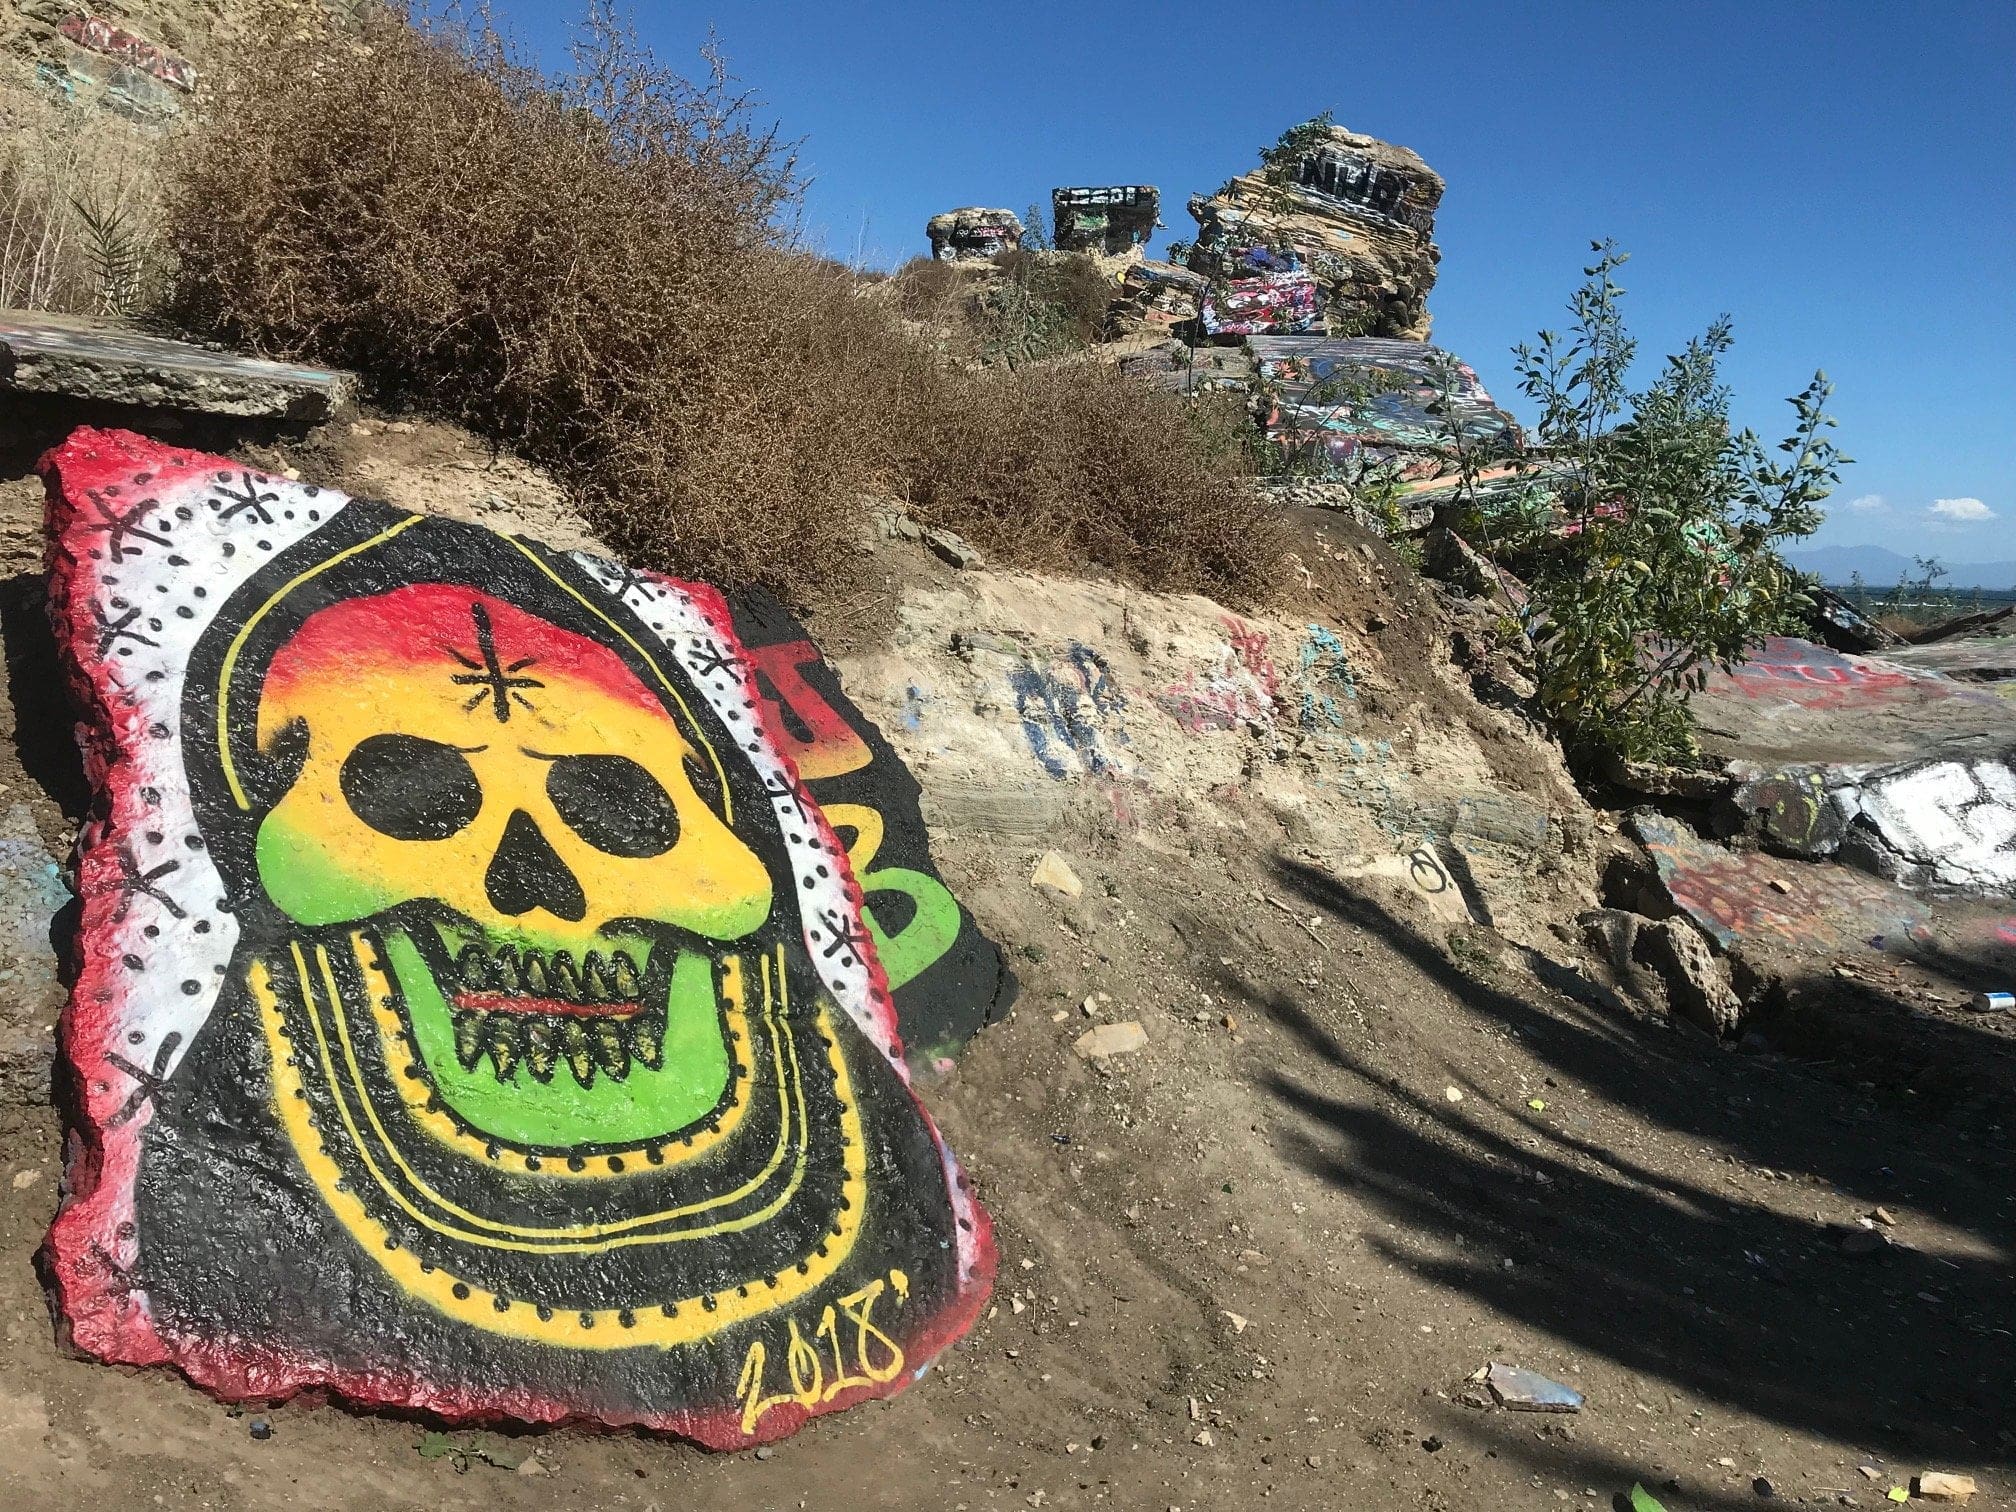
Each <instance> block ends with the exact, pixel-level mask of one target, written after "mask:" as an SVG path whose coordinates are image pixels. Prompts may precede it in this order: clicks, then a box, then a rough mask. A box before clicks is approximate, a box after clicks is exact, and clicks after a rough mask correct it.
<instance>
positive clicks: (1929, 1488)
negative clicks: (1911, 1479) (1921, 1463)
mask: <svg viewBox="0 0 2016 1512" xmlns="http://www.w3.org/2000/svg"><path fill="white" fill-rule="evenodd" d="M1976 1489H1978V1488H1977V1487H1976V1486H1975V1484H1974V1477H1973V1476H1971V1475H1949V1474H1947V1473H1946V1472H1945V1471H1943V1470H1927V1471H1926V1472H1925V1473H1924V1474H1923V1475H1921V1476H1919V1477H1918V1483H1917V1486H1916V1487H1915V1490H1916V1492H1917V1494H1918V1496H1919V1498H1920V1499H1921V1500H1923V1501H1936V1502H1964V1501H1965V1500H1967V1498H1968V1497H1970V1496H1972V1495H1973V1494H1974V1492H1975V1491H1976Z"/></svg>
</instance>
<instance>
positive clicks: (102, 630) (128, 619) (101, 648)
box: [91, 600, 161, 656]
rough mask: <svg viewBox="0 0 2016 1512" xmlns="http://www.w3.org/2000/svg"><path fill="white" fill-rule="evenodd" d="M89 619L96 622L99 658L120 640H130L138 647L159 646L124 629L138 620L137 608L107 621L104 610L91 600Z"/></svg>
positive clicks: (140, 635)
mask: <svg viewBox="0 0 2016 1512" xmlns="http://www.w3.org/2000/svg"><path fill="white" fill-rule="evenodd" d="M91 617H92V618H93V619H95V620H97V621H98V654H99V655H100V656H103V655H104V654H105V653H106V652H107V651H110V650H111V649H112V648H113V646H115V645H116V644H118V643H119V642H120V641H121V640H130V641H132V642H133V643H134V644H135V645H138V646H158V645H160V644H161V642H159V641H157V640H149V639H148V638H147V637H146V636H144V635H142V634H141V633H140V632H139V631H138V630H128V629H127V628H126V627H127V626H128V625H130V624H132V623H133V621H135V620H136V619H138V618H140V610H139V608H138V607H137V606H136V607H134V608H132V609H128V610H127V611H126V612H125V613H124V614H122V615H120V616H119V618H117V619H116V620H115V619H107V618H106V617H105V611H104V609H103V608H101V607H100V606H99V604H98V603H97V602H96V600H93V602H92V604H91Z"/></svg>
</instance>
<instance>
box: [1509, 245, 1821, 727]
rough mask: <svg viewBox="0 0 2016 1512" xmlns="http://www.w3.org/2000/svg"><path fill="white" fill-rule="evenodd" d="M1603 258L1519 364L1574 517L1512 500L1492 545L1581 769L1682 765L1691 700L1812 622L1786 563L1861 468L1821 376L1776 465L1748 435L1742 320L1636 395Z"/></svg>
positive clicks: (1556, 490)
mask: <svg viewBox="0 0 2016 1512" xmlns="http://www.w3.org/2000/svg"><path fill="white" fill-rule="evenodd" d="M1592 250H1594V251H1595V252H1596V254H1597V257H1596V261H1595V262H1594V264H1593V265H1592V266H1590V267H1588V268H1586V269H1584V270H1583V271H1584V277H1585V279H1586V282H1584V284H1583V285H1582V286H1581V288H1579V289H1578V290H1577V291H1576V292H1575V294H1574V296H1573V298H1572V300H1571V302H1570V310H1571V312H1572V314H1573V317H1574V318H1573V321H1572V322H1571V324H1570V325H1569V328H1568V331H1567V333H1566V334H1565V335H1563V334H1558V333H1556V332H1552V331H1543V332H1541V333H1540V336H1539V339H1538V342H1537V344H1535V345H1532V346H1521V347H1519V348H1518V349H1517V357H1518V364H1519V375H1520V387H1521V388H1522V389H1523V390H1524V391H1525V393H1526V394H1527V395H1528V397H1530V398H1531V399H1533V400H1534V401H1535V402H1536V403H1537V404H1538V405H1539V406H1540V422H1539V426H1538V428H1537V432H1536V436H1535V440H1536V442H1537V450H1538V452H1539V454H1540V457H1541V459H1542V461H1543V464H1544V477H1545V480H1546V484H1547V487H1548V488H1549V489H1550V490H1551V492H1552V494H1553V497H1554V499H1555V500H1556V502H1557V505H1558V508H1557V509H1555V510H1552V511H1548V510H1535V509H1533V508H1532V507H1531V505H1532V499H1531V496H1530V495H1529V496H1527V497H1526V498H1525V499H1523V500H1520V499H1517V498H1516V497H1515V500H1514V502H1513V503H1512V505H1511V506H1509V507H1499V508H1497V509H1496V510H1495V511H1484V513H1485V515H1486V518H1485V520H1484V521H1483V523H1482V528H1481V530H1480V534H1481V535H1482V536H1483V537H1484V538H1485V539H1486V540H1487V541H1488V542H1490V543H1491V544H1493V545H1494V546H1499V547H1501V548H1509V549H1510V551H1511V552H1512V553H1513V555H1514V556H1515V557H1516V558H1517V559H1518V564H1519V565H1520V566H1522V567H1523V568H1524V570H1525V574H1526V578H1527V585H1528V587H1529V588H1530V589H1531V591H1532V598H1533V602H1532V615H1531V621H1530V623H1531V628H1532V634H1533V644H1534V648H1535V653H1536V660H1537V664H1538V671H1539V697H1540V701H1541V703H1542V704H1543V706H1544V707H1545V708H1546V710H1547V711H1548V713H1549V714H1550V715H1551V716H1552V717H1553V718H1554V719H1555V720H1556V721H1557V723H1558V724H1559V725H1560V727H1561V729H1562V731H1563V733H1564V735H1565V736H1566V737H1567V738H1568V741H1569V743H1570V747H1571V751H1573V752H1574V753H1575V754H1578V755H1583V756H1589V755H1607V756H1610V757H1613V758H1621V759H1624V760H1628V761H1661V762H1679V761H1685V760H1687V759H1688V758H1689V757H1690V755H1691V753H1692V751H1693V738H1692V737H1693V729H1694V721H1693V717H1692V715H1691V713H1690V711H1689V709H1688V699H1689V697H1690V695H1691V694H1692V693H1694V692H1697V691H1699V690H1700V689H1701V687H1702V686H1704V684H1705V683H1706V681H1707V678H1708V674H1709V672H1710V671H1711V670H1712V669H1714V668H1717V667H1720V668H1725V669H1726V668H1728V667H1730V666H1732V665H1734V664H1735V663H1737V662H1739V661H1741V660H1742V659H1743V658H1744V657H1745V655H1746V654H1747V653H1748V652H1749V651H1751V650H1752V649H1753V648H1755V647H1756V646H1757V645H1758V644H1759V643H1760V642H1761V640H1762V639H1763V637H1764V636H1766V635H1768V634H1770V633H1772V632H1774V631H1778V630H1782V629H1785V628H1787V627H1788V626H1789V625H1790V624H1791V623H1792V621H1793V620H1794V618H1795V617H1796V614H1797V611H1798V610H1799V608H1800V607H1801V604H1802V595H1801V592H1800V588H1799V581H1798V578H1797V576H1796V574H1794V573H1793V572H1792V571H1791V569H1789V568H1788V567H1787V566H1786V565H1785V562H1784V561H1783V559H1782V558H1781V557H1780V556H1779V554H1778V551H1777V550H1776V547H1777V544H1778V543H1779V542H1782V541H1786V540H1791V539H1796V538H1798V537H1800V536H1805V535H1810V534H1811V533H1812V532H1813V531H1814V530H1815V529H1816V528H1817V527H1818V526H1819V524H1820V521H1821V518H1822V516H1821V513H1820V510H1819V509H1818V507H1817V506H1818V504H1819V502H1820V500H1821V499H1823V498H1825V497H1826V496H1827V495H1828V493H1830V492H1831V491H1832V490H1833V488H1834V486H1835V485H1836V484H1837V483H1838V482H1839V480H1840V468H1841V466H1842V465H1843V464H1844V463H1845V462H1846V461H1847V460H1848V459H1847V458H1845V457H1843V456H1842V455H1841V453H1840V451H1839V449H1838V448H1837V447H1836V446H1835V445H1834V443H1833V442H1832V441H1831V440H1830V439H1829V438H1828V434H1827V433H1828V432H1829V431H1830V430H1832V429H1833V427H1834V420H1833V418H1832V417H1831V416H1829V415H1828V414H1827V413H1826V410H1825V405H1826V403H1827V399H1828V396H1829V395H1830V394H1831V393H1832V391H1833V390H1832V385H1831V384H1830V383H1829V382H1828V380H1827V377H1826V375H1825V374H1824V373H1816V374H1815V375H1814V377H1813V380H1812V382H1811V383H1809V384H1808V385H1807V386H1806V388H1805V389H1803V390H1802V391H1801V392H1800V393H1798V394H1795V395H1793V396H1792V398H1791V400H1790V401H1789V402H1790V403H1791V405H1792V409H1793V414H1794V424H1793V427H1792V431H1791V434H1790V435H1789V436H1787V437H1786V438H1785V439H1784V440H1783V441H1781V442H1779V443H1778V446H1777V454H1778V456H1777V458H1776V459H1774V457H1773V454H1772V453H1771V452H1770V451H1768V450H1767V449H1766V448H1765V445H1764V443H1763V442H1761V441H1760V440H1759V439H1758V438H1757V436H1756V435H1755V434H1754V433H1753V432H1751V431H1748V430H1740V431H1739V430H1732V429H1731V427H1730V423H1729V390H1728V389H1727V387H1726V386H1724V384H1723V383H1722V381H1721V375H1720V362H1721V359H1722V357H1723V355H1724V354H1725V353H1726V352H1727V351H1728V350H1729V347H1730V343H1731V340H1732V337H1731V331H1730V323H1729V321H1728V319H1727V318H1726V317H1725V318H1723V319H1720V320H1717V321H1716V322H1715V323H1714V324H1713V325H1711V326H1710V327H1709V328H1708V330H1707V331H1706V332H1705V333H1704V334H1703V335H1701V336H1699V337H1697V338H1695V339H1694V340H1692V341H1690V342H1689V343H1688V344H1687V346H1686V348H1685V350H1683V351H1682V352H1680V353H1679V354H1678V355H1675V356H1671V357H1668V358H1667V359H1666V362H1665V365H1664V367H1663V369H1662V370H1661V371H1660V373H1659V375H1658V376H1657V377H1656V378H1655V379H1654V380H1653V381H1652V383H1651V384H1650V385H1649V386H1647V387H1646V388H1644V389H1642V390H1639V391H1636V392H1633V391H1632V390H1631V389H1630V388H1629V386H1628V380H1627V375H1628V372H1629V369H1630V367H1631V363H1632V359H1633V357H1634V356H1635V354H1636V343H1635V341H1634V340H1633V339H1632V337H1631V335H1630V333H1629V331H1628V330H1627V329H1626V327H1625V324H1624V318H1623V313H1622V308H1621V301H1622V297H1623V294H1624V290H1623V289H1622V288H1621V287H1619V286H1618V284H1617V282H1616V280H1615V278H1614V276H1613V275H1614V274H1615V273H1616V271H1617V269H1618V268H1619V267H1620V266H1621V265H1622V264H1623V262H1624V261H1625V255H1624V254H1622V253H1619V252H1617V251H1616V250H1615V248H1614V247H1613V246H1612V245H1611V244H1610V243H1608V242H1600V243H1597V244H1595V246H1594V247H1593V249H1592Z"/></svg>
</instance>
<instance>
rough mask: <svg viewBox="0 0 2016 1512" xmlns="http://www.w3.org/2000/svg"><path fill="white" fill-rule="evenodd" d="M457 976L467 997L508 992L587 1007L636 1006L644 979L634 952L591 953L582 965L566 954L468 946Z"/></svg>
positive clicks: (457, 960)
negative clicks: (633, 954)
mask: <svg viewBox="0 0 2016 1512" xmlns="http://www.w3.org/2000/svg"><path fill="white" fill-rule="evenodd" d="M455 976H456V979H457V982H458V983H459V985H460V986H461V988H462V990H463V991H465V992H484V993H503V994H509V995H521V996H525V997H538V998H550V999H552V1000H553V1001H555V1002H560V1003H578V1004H582V1005H584V1006H590V1005H600V1004H608V1005H609V1006H611V1007H612V1008H619V1007H622V1006H625V1005H634V1004H635V1003H636V1002H637V999H638V995H639V993H640V991H641V990H642V987H643V976H642V973H640V972H639V971H638V969H637V963H636V962H635V961H634V960H632V959H631V958H630V953H629V952H628V951H625V950H618V951H616V952H614V953H613V954H611V955H608V956H605V955H603V954H602V952H601V951H599V950H591V951H589V952H588V953H587V954H586V955H585V956H583V957H582V959H581V962H580V964H579V965H576V964H575V961H574V957H573V955H572V954H571V953H570V952H568V951H565V950H554V951H540V950H533V949H531V948H529V947H526V948H521V947H518V946H512V945H505V946H501V947H499V948H498V949H496V950H490V949H486V948H485V947H484V946H482V945H480V944H475V943H471V944H467V945H464V946H463V947H462V953H461V954H460V955H458V956H457V957H456V958H455Z"/></svg>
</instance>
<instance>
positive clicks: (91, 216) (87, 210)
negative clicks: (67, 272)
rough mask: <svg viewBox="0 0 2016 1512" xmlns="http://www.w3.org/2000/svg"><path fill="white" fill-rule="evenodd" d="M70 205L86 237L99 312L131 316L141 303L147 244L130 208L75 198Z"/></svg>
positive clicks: (85, 244) (86, 249)
mask: <svg viewBox="0 0 2016 1512" xmlns="http://www.w3.org/2000/svg"><path fill="white" fill-rule="evenodd" d="M71 208H72V210H74V211H75V212H76V215H77V224H78V226H79V227H80V228H81V229H82V232H83V238H84V256H85V258H86V259H87V260H88V262H89V264H90V267H91V275H92V277H93V279H94V280H95V281H96V285H97V303H98V313H99V314H101V315H131V314H132V313H133V312H134V311H135V310H136V309H138V308H139V305H140V284H141V277H142V273H143V271H144V269H145V267H146V243H145V239H144V238H143V237H142V236H141V234H140V231H139V229H138V227H137V226H136V225H135V224H134V218H133V214H132V211H131V209H130V207H128V206H126V205H119V204H115V205H111V206H109V207H101V206H99V205H94V204H92V203H91V202H90V201H88V200H84V199H75V200H72V201H71Z"/></svg>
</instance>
